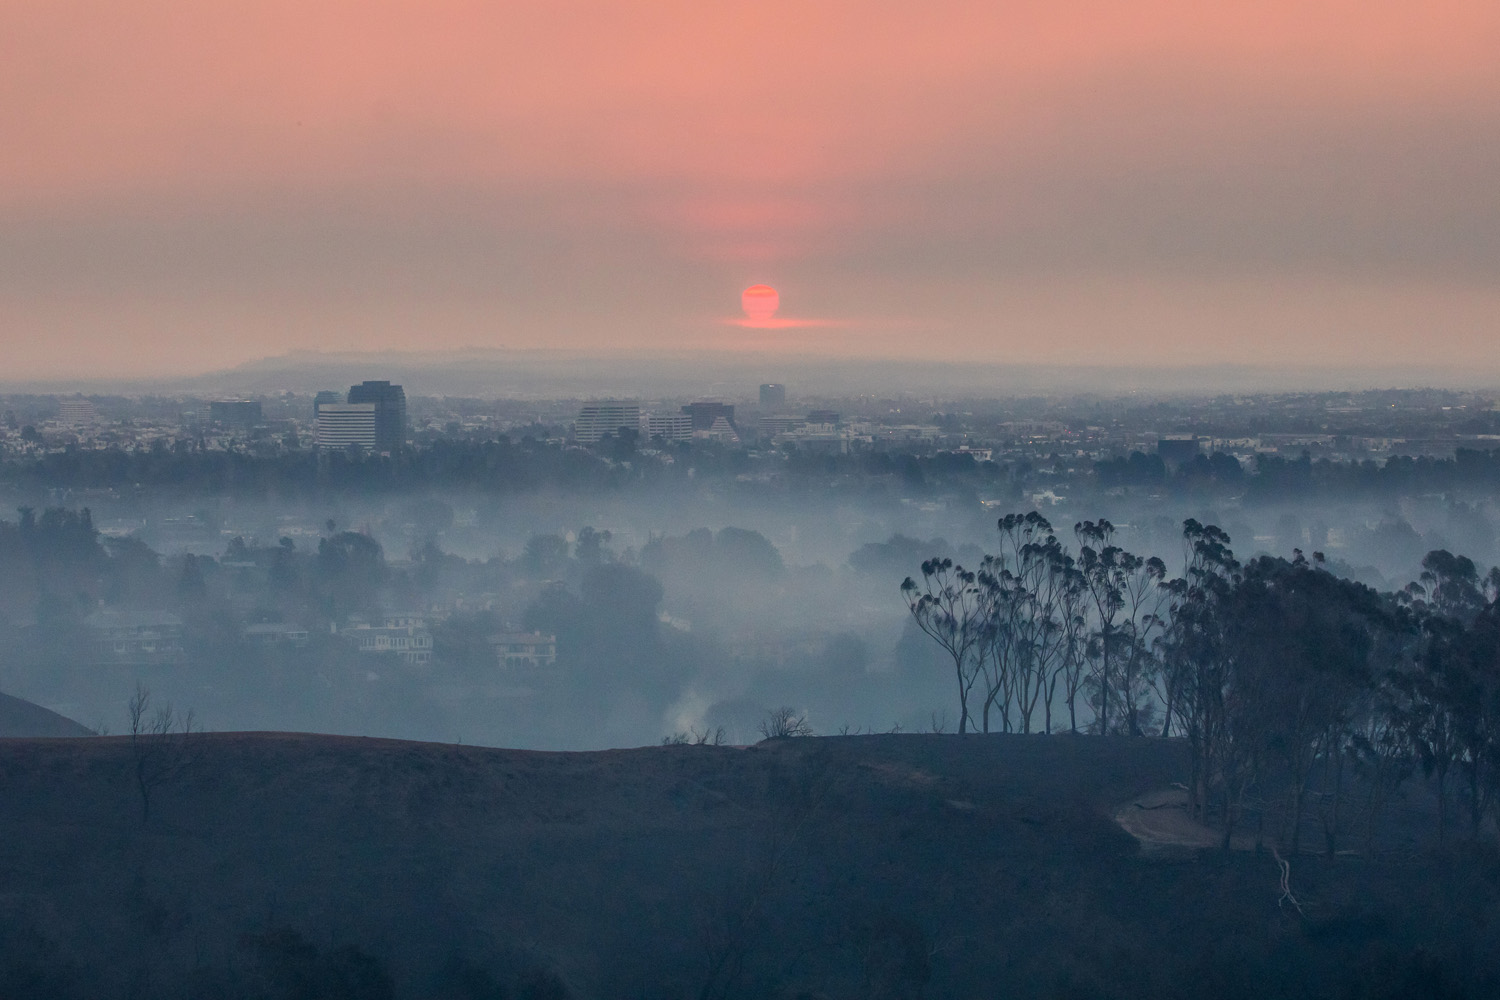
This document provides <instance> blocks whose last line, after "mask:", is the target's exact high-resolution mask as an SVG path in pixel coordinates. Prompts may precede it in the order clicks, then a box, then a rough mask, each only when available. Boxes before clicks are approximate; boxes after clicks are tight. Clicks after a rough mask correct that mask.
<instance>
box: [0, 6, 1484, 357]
mask: <svg viewBox="0 0 1500 1000" xmlns="http://www.w3.org/2000/svg"><path fill="white" fill-rule="evenodd" d="M1496 52H1500V5H1496V4H1493V3H1485V2H1478V0H1469V2H1453V0H1429V2H1425V3H1407V2H1400V3H1397V2H1388V0H1363V2H1349V3H1345V2H1337V3H1332V2H1328V3H1308V2H1306V0H1303V2H1295V3H1293V2H1282V0H1264V2H1259V3H1232V4H1230V3H1225V4H1209V3H1203V2H1202V0H1197V2H1149V3H1148V2H1141V3H1120V2H1097V3H1072V2H1066V0H1048V2H1036V3H1002V2H995V0H988V2H959V0H924V2H922V3H915V2H910V0H907V2H899V3H898V2H890V0H866V2H863V3H852V2H821V3H820V2H814V0H802V2H798V3H778V2H758V3H738V2H730V0H719V2H715V3H710V4H705V3H701V2H697V3H687V2H682V3H678V2H656V3H652V2H649V0H634V2H619V3H616V2H593V3H572V2H567V0H550V2H544V3H493V2H489V3H478V2H476V3H443V2H439V0H427V2H422V3H382V2H379V0H362V2H357V3H354V2H347V3H346V2H337V3H334V2H329V3H317V2H302V3H283V2H277V0H258V2H255V3H243V4H238V3H230V2H227V0H226V2H222V3H201V2H198V3H189V2H175V0H172V2H168V0H155V2H153V0H141V2H138V3H131V4H119V3H105V2H81V0H80V2H68V0H36V2H32V0H0V136H4V137H5V141H4V142H3V143H0V343H3V346H4V347H5V349H6V351H5V353H6V362H7V363H6V369H7V371H8V372H9V374H10V375H11V377H13V378H14V377H26V376H31V375H35V376H48V377H57V376H64V377H65V376H70V375H79V376H99V375H110V374H119V375H136V374H145V373H179V372H180V373H186V372H196V371H202V370H206V369H211V368H215V367H220V366H224V365H228V364H232V363H235V362H238V361H241V360H246V359H250V358H255V357H261V356H265V355H268V354H275V353H280V352H284V351H287V350H291V349H308V348H311V349H320V348H321V349H327V350H346V349H350V348H359V347H368V348H372V349H383V348H445V347H457V346H468V345H475V346H506V347H536V346H558V347H573V348H586V349H632V348H649V349H661V348H684V349H690V348H695V347H699V348H711V349H721V348H726V347H730V348H733V347H743V348H744V349H746V350H756V349H761V348H762V347H763V346H764V342H763V341H761V340H756V339H754V337H753V336H750V335H749V334H747V333H746V332H745V331H743V330H742V328H739V327H735V326H733V325H730V324H727V323H725V322H723V320H724V319H726V318H732V317H733V316H735V315H736V314H737V313H738V301H739V293H740V290H741V289H742V288H743V287H744V286H745V285H748V284H751V283H755V282H766V283H769V284H772V285H775V286H776V287H777V288H778V289H779V290H780V291H781V297H782V314H783V315H787V316H795V317H801V318H805V319H808V320H814V321H818V322H817V323H816V324H815V325H810V326H807V327H804V328H797V329H796V331H795V332H794V331H792V330H788V331H786V337H785V338H784V339H778V340H777V343H776V347H777V348H778V349H783V348H785V347H787V346H791V347H797V348H803V349H806V350H809V351H815V352H819V353H835V354H837V353H855V354H858V353H868V354H880V355H900V354H908V353H909V354H921V355H923V356H928V357H944V358H955V359H961V358H974V359H980V360H985V361H998V360H1005V359H1008V358H1013V359H1016V360H1019V361H1027V362H1047V363H1060V362H1062V363H1065V362H1067V361H1069V360H1075V359H1076V360H1079V361H1087V362H1090V363H1141V362H1145V363H1154V362H1156V361H1159V360H1166V361H1167V362H1169V363H1205V362H1247V363H1272V364H1286V363H1293V364H1316V365H1329V364H1338V363H1341V362H1344V361H1348V360H1351V359H1353V360H1358V361H1360V362H1361V363H1363V364H1391V365H1400V364H1404V363H1410V362H1413V361H1421V362H1422V363H1424V364H1428V365H1432V364H1451V365H1456V366H1457V365H1461V366H1465V367H1469V368H1472V367H1474V366H1475V365H1476V364H1477V365H1481V366H1485V367H1491V368H1495V369H1496V370H1497V372H1500V364H1496V363H1495V362H1493V361H1491V360H1490V359H1491V357H1492V356H1493V354H1494V352H1493V351H1492V350H1491V343H1492V341H1493V340H1494V337H1495V333H1496V327H1497V321H1500V282H1497V278H1500V275H1497V265H1496V261H1500V185H1497V184H1496V182H1495V178H1496V177H1500V59H1496V57H1495V53H1496ZM737 337H738V338H741V339H736V338H737Z"/></svg>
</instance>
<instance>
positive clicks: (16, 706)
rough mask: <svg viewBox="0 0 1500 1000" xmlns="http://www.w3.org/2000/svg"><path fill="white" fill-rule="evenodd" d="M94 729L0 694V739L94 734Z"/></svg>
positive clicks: (33, 704) (32, 704)
mask: <svg viewBox="0 0 1500 1000" xmlns="http://www.w3.org/2000/svg"><path fill="white" fill-rule="evenodd" d="M93 735H94V731H93V730H92V729H90V728H88V727H87V726H82V725H79V724H78V723H76V722H74V721H73V720H72V719H70V718H68V717H67V716H65V715H58V714H57V713H56V712H54V711H52V710H51V709H50V708H43V707H42V706H40V705H37V704H35V703H33V702H29V701H26V700H24V699H22V698H16V697H13V696H11V695H8V694H0V738H3V737H26V736H51V737H58V736H93Z"/></svg>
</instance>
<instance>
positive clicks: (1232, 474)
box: [0, 435, 1500, 502]
mask: <svg viewBox="0 0 1500 1000" xmlns="http://www.w3.org/2000/svg"><path fill="white" fill-rule="evenodd" d="M657 444H658V445H660V447H659V448H656V449H651V450H652V452H653V453H652V454H651V455H643V454H641V449H642V448H643V447H644V445H638V442H636V441H635V440H633V439H625V440H614V439H611V440H606V441H604V442H601V443H599V444H598V445H594V446H591V447H589V448H582V447H576V446H565V445H563V444H560V443H557V442H548V441H541V440H537V439H534V438H531V437H523V438H521V439H520V440H519V441H513V440H511V439H510V438H509V437H507V436H505V435H500V436H498V437H495V438H492V439H488V440H474V439H458V438H438V439H435V440H432V441H430V442H425V443H423V444H420V445H417V446H413V447H411V448H408V449H406V450H404V451H403V452H402V453H400V454H399V455H395V456H392V455H380V454H362V453H345V452H333V453H329V452H317V451H313V450H307V449H298V448H291V449H287V448H281V447H274V446H273V447H269V448H259V447H255V446H248V445H247V446H237V447H230V448H208V447H205V446H204V445H203V444H202V443H201V442H191V441H179V442H177V443H176V444H175V445H171V446H168V445H167V444H166V443H165V442H159V443H158V444H157V445H155V446H154V447H150V448H135V449H125V448H106V449H98V450H86V449H80V448H76V447H72V448H67V449H64V450H62V451H54V452H47V453H44V454H40V455H32V456H25V457H13V458H9V459H6V460H4V461H0V483H9V484H12V485H14V486H16V487H19V488H22V489H48V490H84V489H114V490H130V489H140V488H148V489H156V490H169V491H180V492H183V493H204V494H230V493H232V494H234V495H235V496H237V497H241V498H257V497H259V498H269V497H282V498H293V497H311V496H319V495H325V494H340V495H342V494H361V495H370V494H393V493H398V494H399V493H405V492H414V491H415V492H420V491H424V490H434V489H445V490H483V491H487V492H501V493H515V492H525V491H529V490H536V489H542V488H555V489H561V490H568V491H587V490H598V489H609V488H618V487H620V486H623V485H627V484H630V483H633V482H643V481H645V482H650V481H655V480H659V479H668V480H671V479H676V478H680V477H682V476H686V475H690V474H691V475H697V476H705V477H721V476H723V477H730V478H732V477H734V476H739V475H743V474H745V473H747V472H750V471H752V470H754V469H755V468H757V466H756V462H757V461H760V462H766V461H770V462H774V463H775V464H776V467H777V468H778V469H781V470H782V471H784V472H785V473H786V474H787V475H789V476H792V477H799V478H809V479H828V478H833V479H840V478H851V477H852V478H854V479H859V478H876V479H881V478H885V479H891V480H893V481H895V482H897V483H900V484H901V486H902V488H903V489H904V490H907V491H917V492H921V491H924V490H930V489H934V488H944V487H951V486H954V485H959V484H964V483H972V484H980V483H984V484H987V485H988V488H989V489H990V491H991V492H994V490H995V489H996V488H998V487H1001V486H1005V485H1013V484H1014V483H1016V482H1019V481H1023V480H1027V479H1028V478H1029V477H1031V476H1032V475H1033V473H1035V472H1036V471H1037V470H1036V469H1034V468H1033V466H1032V464H1031V463H1030V462H1028V461H1025V460H1021V461H1016V462H1009V461H1007V462H994V461H980V460H978V459H976V458H975V457H974V456H973V455H972V454H969V453H967V452H951V451H938V452H936V453H933V454H917V453H912V452H906V451H888V450H881V449H875V450H866V451H855V452H851V453H849V454H844V455H828V454H821V453H814V452H808V451H801V450H798V449H797V448H796V447H795V446H794V445H787V446H783V447H782V448H778V449H771V448H767V449H763V450H761V451H760V452H758V453H753V454H752V452H750V451H747V450H746V449H743V448H738V447H735V448H726V447H723V446H720V445H717V444H709V445H703V444H698V443H694V444H674V445H662V444H661V443H660V442H657ZM1068 464H1069V463H1067V462H1065V461H1063V460H1060V459H1057V458H1056V456H1054V459H1053V462H1052V465H1053V466H1055V467H1056V468H1055V469H1054V470H1053V471H1056V470H1057V469H1062V468H1063V467H1064V466H1067V465H1068ZM1073 471H1074V472H1076V473H1078V474H1080V475H1083V476H1085V477H1087V476H1088V475H1089V472H1090V466H1089V465H1088V463H1087V462H1084V461H1082V460H1080V462H1079V463H1078V464H1076V465H1074V466H1073ZM1091 471H1092V480H1093V482H1094V484H1095V485H1097V486H1098V487H1099V488H1100V489H1105V490H1108V489H1130V488H1140V489H1150V490H1165V491H1169V492H1181V493H1188V494H1196V493H1203V492H1208V493H1215V492H1223V491H1229V492H1232V493H1234V494H1235V495H1243V496H1245V497H1246V498H1247V499H1250V500H1257V501H1266V502H1271V501H1277V500H1286V499H1294V498H1296V499H1306V498H1314V497H1320V496H1321V497H1342V498H1359V497H1388V496H1412V495H1418V494H1424V493H1439V492H1450V491H1454V490H1475V489H1493V488H1494V487H1496V486H1500V450H1476V449H1465V448H1460V449H1458V450H1457V452H1456V453H1455V455H1454V457H1453V458H1432V457H1415V458H1414V457H1410V456H1396V457H1392V458H1389V459H1387V460H1385V461H1383V462H1376V461H1363V462H1334V461H1332V460H1329V459H1318V460H1316V461H1314V460H1313V459H1312V458H1311V457H1309V456H1308V455H1306V454H1304V455H1303V456H1302V457H1300V458H1285V457H1282V456H1279V455H1260V456H1257V457H1256V459H1255V460H1254V462H1252V463H1251V464H1250V466H1249V467H1248V468H1247V467H1244V466H1242V465H1241V464H1240V462H1239V460H1237V459H1236V458H1234V457H1233V456H1230V455H1227V454H1225V453H1223V452H1215V453H1213V454H1208V455H1199V456H1197V457H1196V458H1195V459H1193V460H1192V461H1189V462H1185V463H1183V464H1181V465H1180V466H1177V467H1176V468H1169V467H1168V466H1167V465H1166V464H1165V463H1164V462H1163V461H1162V459H1161V457H1160V456H1158V455H1148V454H1145V453H1143V452H1139V451H1137V452H1132V453H1131V454H1129V455H1125V456H1118V457H1115V458H1110V459H1105V460H1101V461H1098V462H1094V463H1092V467H1091ZM1049 475H1050V473H1049ZM1049 481H1050V480H1049Z"/></svg>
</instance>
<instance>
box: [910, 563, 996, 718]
mask: <svg viewBox="0 0 1500 1000" xmlns="http://www.w3.org/2000/svg"><path fill="white" fill-rule="evenodd" d="M901 594H902V596H904V597H905V598H906V604H907V607H908V608H909V609H910V611H911V615H912V618H914V619H915V620H916V623H917V627H918V628H920V629H921V630H922V631H923V632H926V633H927V635H928V636H930V637H931V638H932V639H933V641H934V642H936V643H937V644H938V645H939V646H941V647H942V649H943V651H944V652H946V653H947V654H948V656H949V658H950V659H952V661H953V675H954V680H955V682H956V684H957V686H958V707H959V719H958V731H959V733H961V734H962V733H967V732H968V731H969V728H970V725H971V714H970V712H969V697H970V695H971V693H972V692H973V690H974V684H975V682H976V681H977V680H978V679H979V676H980V673H981V670H982V669H983V662H984V656H983V655H982V654H983V644H984V643H985V642H987V641H988V634H989V630H990V628H991V622H990V620H991V608H990V599H989V595H988V594H987V593H986V589H985V588H983V587H981V586H980V585H979V579H978V574H976V573H973V572H970V571H969V570H966V569H964V568H963V567H962V566H960V565H957V564H955V563H954V562H953V560H952V559H928V560H927V561H925V562H923V563H922V582H921V583H920V584H918V583H917V581H916V580H914V579H912V578H911V577H907V578H906V579H905V580H903V581H902V583H901Z"/></svg>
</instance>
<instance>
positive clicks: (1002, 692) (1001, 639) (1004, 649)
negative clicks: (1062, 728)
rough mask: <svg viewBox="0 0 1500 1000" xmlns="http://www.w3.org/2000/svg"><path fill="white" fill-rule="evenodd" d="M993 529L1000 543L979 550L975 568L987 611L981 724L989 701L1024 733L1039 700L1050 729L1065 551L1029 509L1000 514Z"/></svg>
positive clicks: (1061, 637)
mask: <svg viewBox="0 0 1500 1000" xmlns="http://www.w3.org/2000/svg"><path fill="white" fill-rule="evenodd" d="M999 529H1000V551H999V552H998V553H997V554H995V555H992V556H986V557H985V561H984V567H983V570H982V571H981V573H980V581H981V585H982V586H983V587H984V589H985V591H986V593H987V594H988V595H989V606H990V615H991V618H990V621H991V627H990V629H989V630H988V631H987V641H986V644H985V648H984V652H985V666H984V668H983V673H984V679H985V681H986V687H987V690H986V692H985V703H984V717H983V723H984V728H985V731H986V732H988V731H989V728H990V712H991V709H992V708H995V707H998V708H999V709H1000V713H1001V714H1000V717H1001V724H1002V726H1003V727H1004V729H1005V730H1006V731H1007V732H1009V731H1010V730H1011V728H1012V727H1013V726H1014V725H1017V724H1018V725H1019V726H1020V729H1021V732H1023V733H1029V732H1031V727H1032V720H1033V718H1034V717H1035V715H1036V710H1037V708H1038V706H1039V705H1043V704H1045V706H1046V707H1045V709H1044V716H1045V727H1046V729H1047V730H1050V729H1051V703H1050V692H1051V689H1052V687H1053V686H1054V685H1053V683H1052V678H1053V676H1054V673H1055V671H1056V669H1057V663H1058V662H1059V661H1060V659H1061V651H1062V650H1063V649H1064V648H1065V634H1064V625H1063V622H1062V620H1061V618H1060V612H1059V609H1060V606H1061V596H1062V585H1063V582H1064V575H1063V571H1064V569H1065V567H1066V566H1067V564H1068V561H1069V559H1070V557H1069V556H1068V555H1067V553H1066V552H1064V551H1063V548H1062V545H1061V543H1060V542H1058V540H1057V536H1056V534H1055V533H1054V532H1053V530H1052V525H1051V524H1050V523H1048V521H1047V519H1046V518H1044V517H1043V516H1042V515H1041V514H1039V513H1037V512H1036V511H1032V512H1030V513H1029V514H1024V515H1023V514H1009V515H1006V516H1005V517H1003V518H1001V519H1000V521H999ZM1012 711H1014V718H1013V717H1012Z"/></svg>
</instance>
